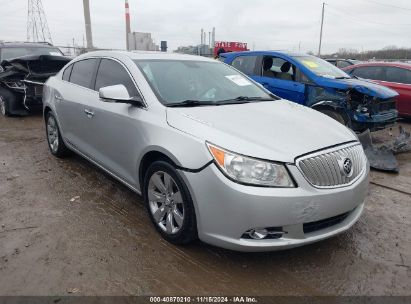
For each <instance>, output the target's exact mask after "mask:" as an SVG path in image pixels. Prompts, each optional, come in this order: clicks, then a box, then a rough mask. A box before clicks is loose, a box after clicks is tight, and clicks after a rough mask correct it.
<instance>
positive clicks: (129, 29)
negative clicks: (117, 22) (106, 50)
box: [125, 0, 131, 51]
mask: <svg viewBox="0 0 411 304" xmlns="http://www.w3.org/2000/svg"><path fill="white" fill-rule="evenodd" d="M125 8H126V47H127V51H129V50H130V42H129V41H128V36H129V34H130V33H131V28H130V7H129V5H128V0H126V3H125Z"/></svg>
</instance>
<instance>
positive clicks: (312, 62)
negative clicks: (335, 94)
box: [295, 56, 351, 79]
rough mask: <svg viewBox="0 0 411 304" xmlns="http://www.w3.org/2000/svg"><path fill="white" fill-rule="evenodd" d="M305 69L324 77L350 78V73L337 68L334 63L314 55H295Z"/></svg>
mask: <svg viewBox="0 0 411 304" xmlns="http://www.w3.org/2000/svg"><path fill="white" fill-rule="evenodd" d="M295 59H297V60H298V61H299V62H301V63H302V64H303V65H304V66H305V67H306V68H307V69H309V70H310V71H311V72H313V73H314V74H315V75H317V76H322V77H326V78H334V79H336V78H351V77H350V75H348V74H347V73H345V72H344V71H342V70H340V69H339V68H337V67H336V66H335V65H333V64H331V63H329V62H327V61H325V60H323V59H321V58H318V57H315V56H299V57H295Z"/></svg>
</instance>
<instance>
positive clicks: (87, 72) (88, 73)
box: [70, 59, 97, 89]
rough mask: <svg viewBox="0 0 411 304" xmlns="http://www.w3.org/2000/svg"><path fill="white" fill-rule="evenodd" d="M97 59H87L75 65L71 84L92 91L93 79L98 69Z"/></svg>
mask: <svg viewBox="0 0 411 304" xmlns="http://www.w3.org/2000/svg"><path fill="white" fill-rule="evenodd" d="M96 63H97V59H85V60H81V61H77V62H75V63H74V64H73V68H72V71H71V76H70V82H72V83H75V84H77V85H79V86H82V87H85V88H89V89H92V85H91V82H92V79H93V74H94V70H95V68H96Z"/></svg>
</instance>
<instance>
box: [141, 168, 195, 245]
mask: <svg viewBox="0 0 411 304" xmlns="http://www.w3.org/2000/svg"><path fill="white" fill-rule="evenodd" d="M167 185H168V187H167ZM143 190H144V191H143V193H144V202H145V204H146V208H147V211H148V214H149V216H150V219H151V221H152V222H153V224H154V226H155V227H156V229H157V231H158V232H159V233H160V234H161V236H162V237H163V238H164V239H165V240H167V241H168V242H170V243H172V244H175V245H186V244H189V243H191V242H192V241H194V240H195V239H197V221H196V215H195V210H194V205H193V201H192V199H191V196H190V192H189V191H188V188H187V186H186V184H185V183H184V181H183V179H182V178H181V177H180V175H179V173H178V172H177V170H176V169H175V168H174V167H173V166H172V165H171V164H170V163H168V162H166V161H155V162H153V163H152V164H151V165H150V166H149V168H148V169H147V171H146V173H145V177H144V188H143Z"/></svg>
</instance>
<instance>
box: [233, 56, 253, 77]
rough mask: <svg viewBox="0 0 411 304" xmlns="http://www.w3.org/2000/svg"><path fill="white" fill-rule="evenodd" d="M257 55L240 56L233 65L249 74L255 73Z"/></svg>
mask: <svg viewBox="0 0 411 304" xmlns="http://www.w3.org/2000/svg"><path fill="white" fill-rule="evenodd" d="M256 61H257V56H238V57H237V58H236V59H234V60H233V62H232V63H231V65H232V66H233V67H235V68H236V69H237V70H239V71H241V72H243V73H244V74H247V75H254V74H255V73H254V70H255V63H256Z"/></svg>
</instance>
